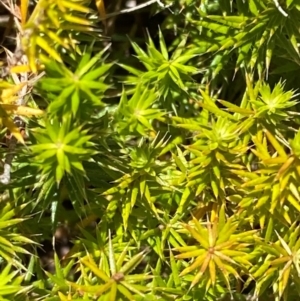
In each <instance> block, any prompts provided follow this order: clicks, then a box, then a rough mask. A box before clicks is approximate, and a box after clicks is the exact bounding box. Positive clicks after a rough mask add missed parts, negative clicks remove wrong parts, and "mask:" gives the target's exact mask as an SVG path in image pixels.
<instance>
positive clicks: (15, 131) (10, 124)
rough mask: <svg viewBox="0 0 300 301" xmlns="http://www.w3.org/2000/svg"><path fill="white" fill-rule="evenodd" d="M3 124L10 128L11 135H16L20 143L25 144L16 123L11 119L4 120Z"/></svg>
mask: <svg viewBox="0 0 300 301" xmlns="http://www.w3.org/2000/svg"><path fill="white" fill-rule="evenodd" d="M2 123H3V125H5V126H6V127H7V128H8V130H9V131H10V132H11V134H12V135H14V136H15V137H16V139H17V140H18V141H19V142H21V143H23V144H25V142H24V139H23V136H22V135H21V133H20V130H19V128H18V127H17V126H16V125H15V124H14V122H13V121H12V120H11V119H10V118H2Z"/></svg>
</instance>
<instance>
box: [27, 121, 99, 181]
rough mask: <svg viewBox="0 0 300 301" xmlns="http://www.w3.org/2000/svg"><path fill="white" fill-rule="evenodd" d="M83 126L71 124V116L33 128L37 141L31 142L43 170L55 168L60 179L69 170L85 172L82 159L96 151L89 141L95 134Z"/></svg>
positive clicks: (52, 170) (36, 160)
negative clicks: (33, 143)
mask: <svg viewBox="0 0 300 301" xmlns="http://www.w3.org/2000/svg"><path fill="white" fill-rule="evenodd" d="M87 133H88V130H83V129H82V126H77V127H74V128H72V120H71V118H64V119H63V121H62V122H60V121H59V120H57V119H54V120H50V121H47V122H46V125H45V127H44V128H38V129H35V130H33V135H34V137H35V139H36V142H37V143H36V144H35V145H32V146H31V150H32V152H33V154H34V161H35V162H36V163H37V164H38V165H39V167H40V169H41V170H42V172H43V173H44V174H48V173H51V172H53V173H54V174H55V179H56V182H57V183H59V182H60V181H61V179H62V177H63V176H64V173H65V172H67V173H69V174H72V172H74V171H75V172H76V171H77V172H81V173H84V168H83V166H82V161H84V160H89V159H90V157H91V156H92V155H93V154H95V151H94V150H93V149H92V148H91V147H92V143H91V142H90V140H91V138H92V135H88V134H87Z"/></svg>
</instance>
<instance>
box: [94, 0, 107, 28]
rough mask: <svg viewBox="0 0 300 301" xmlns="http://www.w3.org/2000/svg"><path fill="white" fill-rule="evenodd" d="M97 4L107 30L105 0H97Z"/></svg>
mask: <svg viewBox="0 0 300 301" xmlns="http://www.w3.org/2000/svg"><path fill="white" fill-rule="evenodd" d="M96 6H97V9H98V12H99V16H100V18H101V19H102V23H103V25H104V27H105V30H106V21H105V18H106V12H105V6H104V1H103V0H96Z"/></svg>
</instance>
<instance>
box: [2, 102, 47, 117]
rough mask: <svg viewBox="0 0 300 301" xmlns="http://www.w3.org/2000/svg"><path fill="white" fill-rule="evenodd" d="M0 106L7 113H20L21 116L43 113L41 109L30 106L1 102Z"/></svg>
mask: <svg viewBox="0 0 300 301" xmlns="http://www.w3.org/2000/svg"><path fill="white" fill-rule="evenodd" d="M1 107H2V108H3V109H4V110H5V111H6V112H7V113H8V114H15V115H21V116H37V115H43V114H44V111H43V110H40V109H35V108H30V107H26V106H17V105H9V104H2V105H1Z"/></svg>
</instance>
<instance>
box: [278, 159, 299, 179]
mask: <svg viewBox="0 0 300 301" xmlns="http://www.w3.org/2000/svg"><path fill="white" fill-rule="evenodd" d="M294 160H295V157H294V156H291V157H289V158H288V159H287V160H286V161H285V163H284V164H283V165H282V166H281V168H280V169H279V171H278V173H277V175H276V179H279V178H280V177H281V176H282V174H283V173H284V172H285V171H286V170H287V169H288V168H289V167H290V166H291V164H292V163H293V162H294Z"/></svg>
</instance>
